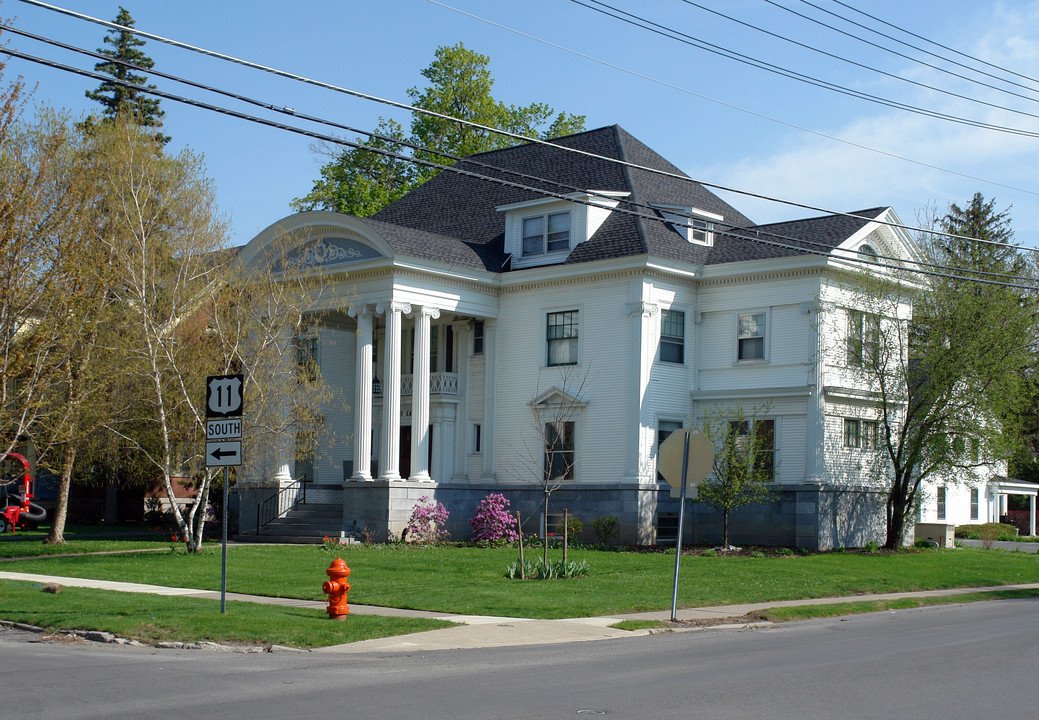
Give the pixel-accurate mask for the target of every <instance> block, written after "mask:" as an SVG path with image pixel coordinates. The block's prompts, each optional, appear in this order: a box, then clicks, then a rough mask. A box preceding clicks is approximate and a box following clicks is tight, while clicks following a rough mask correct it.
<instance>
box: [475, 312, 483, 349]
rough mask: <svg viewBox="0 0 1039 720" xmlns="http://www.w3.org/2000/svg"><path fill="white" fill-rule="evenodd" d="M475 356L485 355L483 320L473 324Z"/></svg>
mask: <svg viewBox="0 0 1039 720" xmlns="http://www.w3.org/2000/svg"><path fill="white" fill-rule="evenodd" d="M473 355H483V320H477V321H476V322H474V323H473Z"/></svg>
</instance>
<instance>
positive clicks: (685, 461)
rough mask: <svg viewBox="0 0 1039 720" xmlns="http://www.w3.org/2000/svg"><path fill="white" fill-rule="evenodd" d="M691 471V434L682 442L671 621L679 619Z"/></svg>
mask: <svg viewBox="0 0 1039 720" xmlns="http://www.w3.org/2000/svg"><path fill="white" fill-rule="evenodd" d="M688 472H689V434H688V433H686V436H685V441H684V442H683V443H682V499H681V500H680V501H679V502H680V503H681V504H680V505H679V506H678V542H676V543H675V586H674V589H673V590H672V591H671V622H677V621H678V615H677V612H678V570H679V568H681V566H682V533H683V532H685V495H686V475H687V474H688Z"/></svg>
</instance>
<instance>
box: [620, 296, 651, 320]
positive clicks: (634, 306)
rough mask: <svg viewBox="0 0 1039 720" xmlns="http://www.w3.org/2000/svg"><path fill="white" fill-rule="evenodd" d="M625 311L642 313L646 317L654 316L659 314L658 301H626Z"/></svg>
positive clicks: (627, 312)
mask: <svg viewBox="0 0 1039 720" xmlns="http://www.w3.org/2000/svg"><path fill="white" fill-rule="evenodd" d="M624 312H625V313H626V314H627V315H642V316H644V317H652V316H654V315H656V314H657V305H656V303H648V302H646V301H644V300H639V301H636V302H629V303H624Z"/></svg>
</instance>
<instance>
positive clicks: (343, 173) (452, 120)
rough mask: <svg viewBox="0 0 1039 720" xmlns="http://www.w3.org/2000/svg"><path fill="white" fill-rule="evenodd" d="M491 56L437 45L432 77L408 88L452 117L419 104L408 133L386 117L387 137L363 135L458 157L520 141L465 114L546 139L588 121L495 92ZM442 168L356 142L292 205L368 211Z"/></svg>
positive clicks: (382, 127) (377, 144)
mask: <svg viewBox="0 0 1039 720" xmlns="http://www.w3.org/2000/svg"><path fill="white" fill-rule="evenodd" d="M489 64H490V58H488V57H487V56H486V55H481V54H480V53H477V52H474V51H472V50H469V49H468V48H466V47H465V45H463V44H462V43H458V44H457V45H453V46H441V47H439V48H437V50H436V56H435V58H434V60H433V62H432V63H431V64H430V65H429V67H427V68H426V69H424V70H423V71H422V76H423V77H424V78H426V79H427V80H428V81H429V84H428V85H427V86H426V87H425V88H423V89H421V90H420V89H419V88H417V87H415V88H411V89H410V90H408V95H409V97H410V98H411V102H412V104H413V105H414V106H415V107H418V108H422V109H423V110H429V111H432V112H436V113H439V114H440V115H444V116H447V117H437V116H432V115H427V114H424V113H419V112H415V113H413V114H412V120H411V134H410V135H409V136H407V137H405V135H404V132H403V129H402V128H401V126H400V125H399V124H397V123H395V122H393V121H390V120H380V123H379V129H378V134H379V135H380V136H382V137H376V136H374V135H373V136H369V137H368V138H357V142H358V143H361V144H363V145H364V146H366V147H371V148H373V149H376V150H389V151H392V152H395V153H398V154H402V155H405V156H411V157H414V158H416V159H418V160H425V161H428V162H434V163H437V164H440V165H451V164H453V163H454V162H455V160H454V159H453V157H449V156H454V157H464V156H467V155H472V154H474V153H481V152H487V151H489V150H498V149H500V148H505V147H509V146H512V145H515V144H516V141H515V140H514V139H513V138H511V137H508V136H504V135H500V134H498V133H494V132H491V131H488V130H481V129H479V128H475V127H472V126H471V125H467V124H466V123H465V122H459V120H463V121H466V122H470V123H477V124H479V125H483V126H486V127H490V128H496V129H498V130H506V131H509V132H512V133H517V134H521V135H525V136H528V137H537V138H542V139H549V138H554V137H559V136H562V135H569V134H571V133H575V132H580V131H581V130H583V129H584V116H583V115H571V114H569V113H565V112H561V113H558V114H557V113H556V112H555V111H554V110H553V109H552V108H551V107H549V106H548V105H546V104H544V103H531V104H530V105H526V106H522V107H517V106H515V105H506V104H505V103H503V102H501V101H499V100H496V99H495V98H494V97H493V96H492V94H491V91H492V89H493V87H494V79H493V78H492V77H491V72H490V69H489V68H488V65H489ZM405 140H406V141H407V142H408V143H410V144H412V145H417V146H420V147H423V148H427V149H428V150H415V151H414V152H413V153H410V152H409V151H408V149H407V148H406V147H402V146H399V145H396V144H395V143H394V142H393V141H405ZM440 153H445V154H440ZM438 172H439V171H438V170H437V169H436V168H431V167H428V166H417V167H416V166H415V165H414V164H413V163H411V162H408V161H407V160H402V159H398V158H391V157H386V156H384V155H378V154H376V153H372V152H369V151H366V150H364V149H354V148H350V149H346V150H343V151H341V152H337V153H336V154H335V155H334V157H333V159H332V161H331V162H329V163H327V164H326V165H325V166H323V167H322V168H321V171H320V173H321V177H320V178H319V179H318V180H317V181H316V182H315V183H314V187H313V189H312V190H311V191H310V193H308V194H307V195H305V196H303V197H301V198H296V199H295V200H293V201H292V207H293V208H294V209H295V210H297V211H301V210H333V211H336V212H342V213H348V214H351V215H358V216H361V217H367V216H370V215H373V214H375V213H376V212H378V211H379V210H381V209H382V208H383V207H385V206H386V205H388V204H389V203H391V202H393V201H394V200H396V199H397V198H399V197H401V196H402V195H404V194H405V193H407V192H408V191H410V190H412V189H414V188H415V187H417V186H418V185H419V184H421V183H423V182H425V181H426V180H428V179H429V178H431V177H433V176H435V175H436V174H437V173H438Z"/></svg>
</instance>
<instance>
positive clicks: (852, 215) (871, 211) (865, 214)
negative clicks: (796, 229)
mask: <svg viewBox="0 0 1039 720" xmlns="http://www.w3.org/2000/svg"><path fill="white" fill-rule="evenodd" d="M890 207H891V206H890V205H880V206H878V207H872V208H866V209H865V210H855V211H852V212H831V213H826V214H825V215H813V216H812V217H806V218H794V219H793V220H777V221H776V222H770V223H761V224H760V225H749V226H747V227H746V228H742V229H745V230H754V229H756V228H767V227H772V226H774V225H791V224H793V223H802V222H812V221H813V220H824V219H826V218H836V217H846V218H848V219H849V220H855V219H860V220H867V221H869V220H875V219H876V215H879V214H880V213H882V212H884V211H885V210H888V209H889V208H890ZM870 215H873V217H869V216H870Z"/></svg>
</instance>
